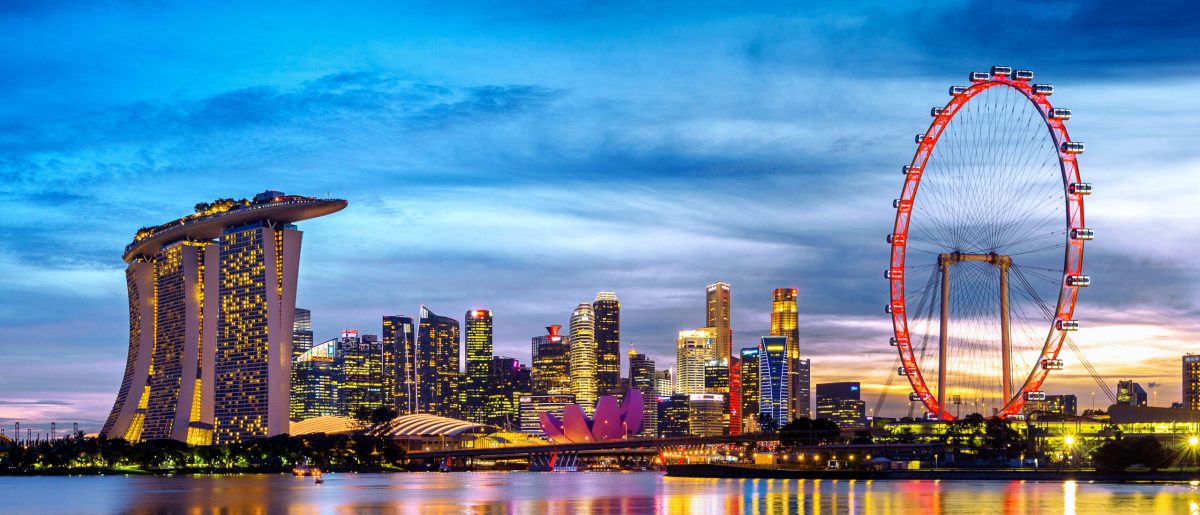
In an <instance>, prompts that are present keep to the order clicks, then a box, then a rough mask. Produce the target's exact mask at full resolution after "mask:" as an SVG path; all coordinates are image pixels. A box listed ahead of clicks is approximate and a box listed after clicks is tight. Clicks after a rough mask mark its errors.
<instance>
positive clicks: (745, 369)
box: [739, 347, 760, 432]
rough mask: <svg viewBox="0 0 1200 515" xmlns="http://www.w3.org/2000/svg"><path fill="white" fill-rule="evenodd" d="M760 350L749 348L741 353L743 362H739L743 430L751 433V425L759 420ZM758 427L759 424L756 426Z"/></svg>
mask: <svg viewBox="0 0 1200 515" xmlns="http://www.w3.org/2000/svg"><path fill="white" fill-rule="evenodd" d="M758 362H759V358H758V348H757V347H747V348H744V349H742V351H741V360H740V361H739V365H740V366H739V369H740V373H741V382H742V384H741V392H742V395H741V401H742V402H741V406H742V412H741V415H742V417H741V421H742V430H743V431H745V432H750V425H749V424H750V423H752V422H754V421H756V420H758V399H759V395H758V394H759V389H760V384H759V376H758ZM754 425H755V426H757V424H754Z"/></svg>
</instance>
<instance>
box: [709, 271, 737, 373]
mask: <svg viewBox="0 0 1200 515" xmlns="http://www.w3.org/2000/svg"><path fill="white" fill-rule="evenodd" d="M706 293H707V294H706V296H705V297H706V303H705V304H706V308H705V325H706V326H707V327H711V328H713V330H714V331H715V332H714V334H713V352H715V353H716V356H715V358H714V359H717V360H725V362H726V363H728V362H729V360H730V358H732V357H733V356H731V355H730V353H731V352H732V347H733V330H732V329H730V327H729V304H730V298H729V284H727V283H724V282H716V283H713V284H710V285H708V288H707V291H706Z"/></svg>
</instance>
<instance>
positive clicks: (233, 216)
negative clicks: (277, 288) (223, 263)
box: [122, 191, 346, 263]
mask: <svg viewBox="0 0 1200 515" xmlns="http://www.w3.org/2000/svg"><path fill="white" fill-rule="evenodd" d="M345 207H346V201H345V200H342V199H319V198H314V197H303V196H300V195H285V194H283V193H282V192H278V191H266V192H263V193H260V194H258V195H255V197H254V200H247V199H240V200H236V199H217V200H215V201H213V202H202V203H200V204H196V212H195V213H192V214H190V215H187V216H185V217H182V218H177V219H175V220H172V221H170V222H167V223H165V224H162V225H156V226H154V227H143V228H141V229H139V230H138V232H137V234H136V235H135V236H134V238H133V242H131V243H130V244H129V245H127V246H126V247H125V254H124V256H122V257H123V259H124V260H125V262H126V263H131V262H133V260H134V259H136V258H137V257H138V256H152V255H154V254H155V253H157V252H158V250H159V249H160V248H162V247H163V246H164V245H167V244H170V243H174V242H176V241H181V240H189V239H190V240H214V239H216V238H218V237H219V236H221V232H222V231H223V230H224V229H225V228H226V227H231V226H236V225H241V224H245V223H249V222H254V221H258V220H271V221H275V222H282V223H291V222H297V221H300V220H307V219H309V218H316V217H318V216H324V215H327V214H330V213H335V212H337V211H341V210H342V209H344V208H345Z"/></svg>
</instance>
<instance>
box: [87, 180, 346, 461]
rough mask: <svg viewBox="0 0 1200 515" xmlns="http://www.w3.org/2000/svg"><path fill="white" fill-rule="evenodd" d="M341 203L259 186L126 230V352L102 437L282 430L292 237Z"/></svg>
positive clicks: (294, 257)
mask: <svg viewBox="0 0 1200 515" xmlns="http://www.w3.org/2000/svg"><path fill="white" fill-rule="evenodd" d="M345 207H346V201H345V200H337V199H316V198H310V197H301V196H295V195H284V194H283V193H281V192H277V191H266V192H263V193H260V194H258V195H256V196H255V197H254V199H253V200H246V199H242V200H233V199H220V200H217V201H215V202H212V203H200V204H197V205H196V212H195V213H193V214H191V215H188V216H185V217H183V218H179V219H176V220H173V221H170V222H167V223H165V224H162V225H158V226H155V227H144V228H142V229H140V230H138V232H137V235H136V236H135V237H134V240H133V242H132V243H130V244H129V245H128V246H127V247H125V254H124V256H123V257H124V260H125V262H126V263H129V266H128V267H127V268H126V269H125V279H126V284H127V288H128V290H129V354H128V357H127V358H126V363H125V375H124V377H123V378H122V380H121V387H120V390H119V391H118V392H117V399H116V402H115V403H114V404H113V409H112V412H110V413H109V416H108V419H107V420H106V421H105V423H104V428H103V433H104V434H105V435H106V436H107V437H109V438H124V439H126V440H130V441H138V440H153V439H173V440H179V441H185V442H188V443H192V444H209V443H214V442H215V443H228V442H237V441H242V440H246V439H251V438H257V437H265V436H272V435H277V434H282V433H286V432H287V430H288V408H289V396H290V385H289V383H290V380H291V377H290V374H291V361H292V357H293V356H292V348H291V347H292V338H293V329H294V321H295V315H296V275H297V271H298V269H299V264H300V238H301V232H300V231H299V230H297V229H296V227H295V226H294V225H292V223H293V222H297V221H300V220H306V219H309V218H315V217H318V216H324V215H327V214H330V213H333V212H336V211H339V210H341V209H343V208H345Z"/></svg>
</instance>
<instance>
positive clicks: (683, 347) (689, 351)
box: [673, 328, 716, 394]
mask: <svg viewBox="0 0 1200 515" xmlns="http://www.w3.org/2000/svg"><path fill="white" fill-rule="evenodd" d="M713 334H714V333H713V331H712V329H711V328H704V329H698V330H695V331H679V339H678V340H677V341H676V346H675V367H676V370H675V372H676V374H675V391H674V392H673V393H687V394H701V393H705V391H706V390H705V386H704V379H705V375H704V374H705V367H706V366H707V365H708V362H709V361H712V360H713V359H714V358H715V357H716V349H715V343H714V338H713Z"/></svg>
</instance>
